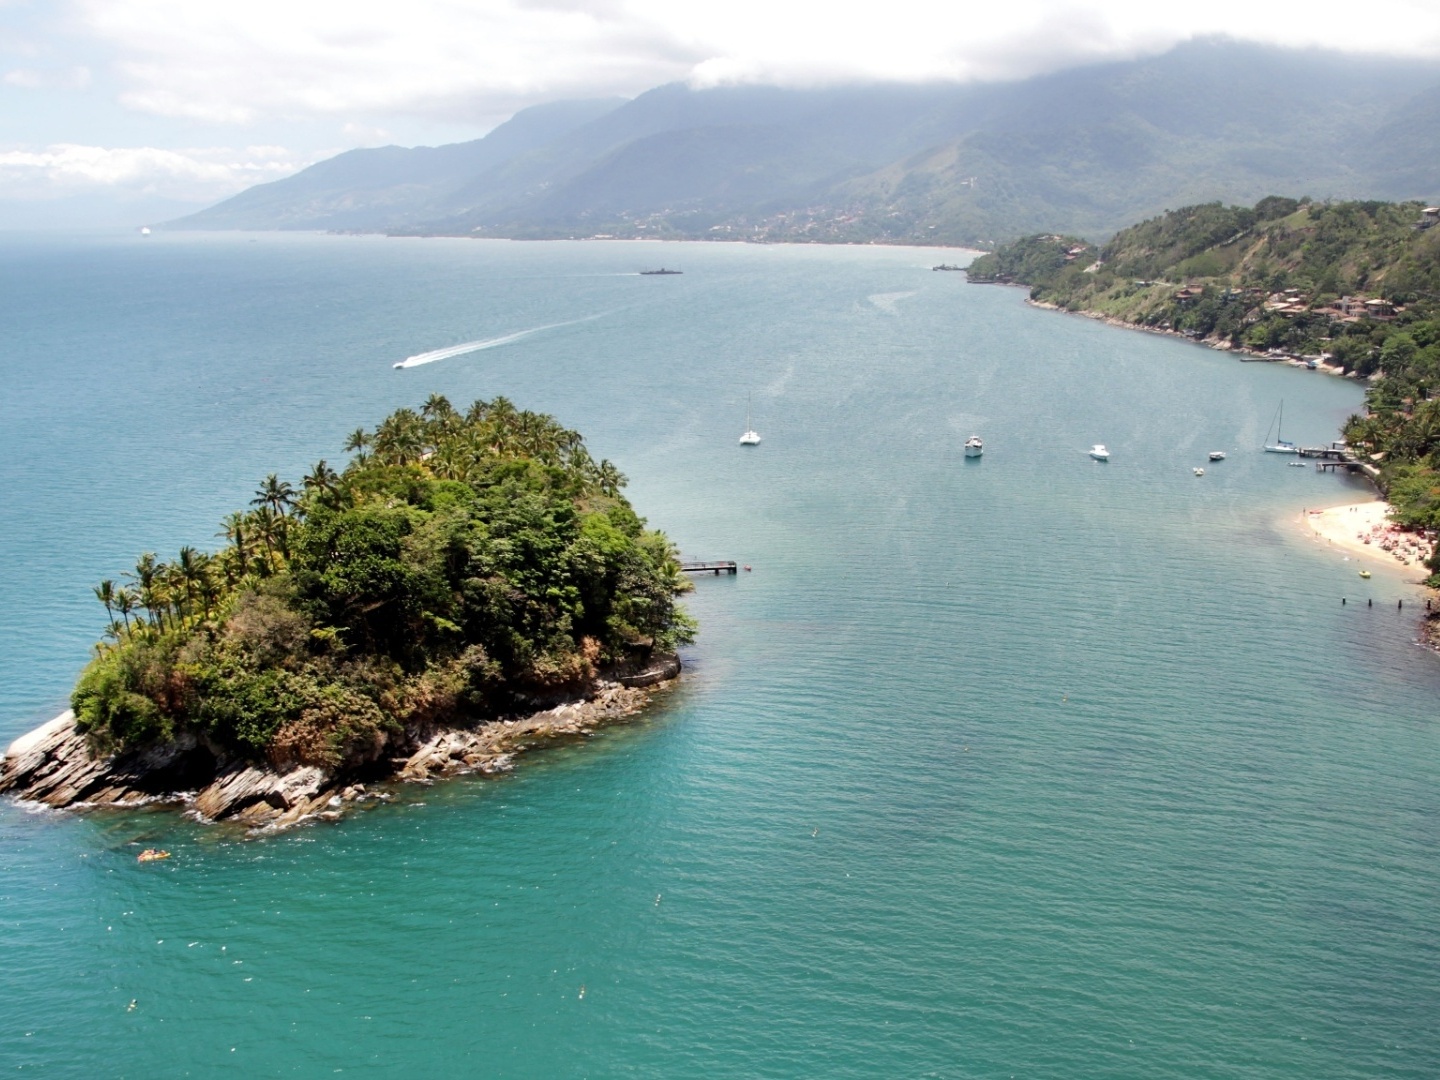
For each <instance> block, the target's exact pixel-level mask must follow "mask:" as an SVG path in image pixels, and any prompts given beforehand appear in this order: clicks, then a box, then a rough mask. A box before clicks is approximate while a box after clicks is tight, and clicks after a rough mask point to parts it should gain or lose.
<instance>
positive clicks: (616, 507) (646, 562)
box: [73, 395, 693, 767]
mask: <svg viewBox="0 0 1440 1080" xmlns="http://www.w3.org/2000/svg"><path fill="white" fill-rule="evenodd" d="M347 449H349V450H352V451H354V452H355V453H354V456H353V457H352V458H351V460H350V463H349V464H348V465H347V466H346V468H345V469H344V471H343V472H340V473H337V472H336V471H335V470H333V469H331V468H330V467H329V466H328V465H326V463H325V462H324V461H320V462H318V463H317V464H316V465H315V467H314V468H313V469H312V470H311V472H310V474H309V475H307V476H306V477H305V478H304V480H303V482H302V483H301V485H300V486H299V487H298V488H296V487H293V486H292V485H290V484H289V483H287V482H285V481H282V480H279V479H278V478H277V477H275V476H274V475H271V476H269V477H267V478H266V480H265V482H264V483H263V484H262V485H261V487H260V489H259V490H258V491H257V492H256V497H255V499H254V500H253V502H252V508H251V509H249V510H248V511H242V512H237V513H235V514H232V515H231V516H230V517H229V518H227V519H226V521H225V523H224V526H225V535H226V537H227V538H228V541H229V543H228V545H227V546H226V547H224V548H223V549H222V550H220V551H218V552H216V553H214V554H203V553H200V552H197V551H194V550H193V549H190V548H182V549H181V550H180V553H179V555H178V556H177V557H176V558H175V559H174V560H173V561H170V562H162V561H160V560H158V559H157V558H156V556H154V555H153V554H148V553H147V554H146V555H144V556H142V557H141V558H140V560H139V562H138V563H137V564H136V566H135V570H134V572H133V574H130V575H127V577H128V580H129V584H126V585H122V586H117V585H116V583H115V582H114V581H104V582H101V584H100V585H99V586H98V587H97V588H96V590H95V592H96V596H97V598H98V599H99V600H100V601H101V602H102V603H103V604H104V605H105V609H106V613H107V615H108V616H109V618H110V627H109V633H108V635H107V636H108V640H107V641H105V642H103V643H101V644H100V645H99V646H97V655H96V657H95V659H94V660H93V661H92V662H91V664H90V665H89V667H88V668H86V670H85V672H84V674H83V675H82V676H81V678H80V681H79V683H78V685H77V686H76V688H75V692H74V695H73V706H74V709H75V713H76V717H77V725H78V727H79V729H80V730H81V731H83V732H85V733H86V734H87V735H88V737H89V739H90V742H91V744H92V746H94V747H96V748H97V749H102V750H111V749H126V750H128V749H134V748H137V747H143V746H146V745H150V744H153V743H161V742H166V741H168V740H171V739H173V738H174V737H175V736H177V735H180V734H183V733H187V732H188V733H194V734H198V735H201V736H203V737H204V738H206V739H208V740H209V741H210V743H211V744H212V745H213V746H215V747H218V748H222V749H223V750H225V751H226V752H228V753H231V754H238V755H240V756H242V757H249V758H251V759H254V760H264V759H269V761H270V762H271V763H272V764H277V765H286V766H291V765H294V764H315V765H321V766H327V767H334V766H340V765H346V766H354V765H356V764H359V763H363V762H364V761H366V760H367V758H366V755H367V754H373V753H375V752H377V750H378V748H379V747H382V746H383V745H384V743H385V739H384V737H383V736H384V733H385V732H387V731H398V730H399V729H400V728H401V727H402V726H405V725H412V724H417V723H418V724H433V725H443V724H454V725H458V724H462V723H464V722H467V721H473V720H478V719H483V718H486V717H489V716H493V715H495V714H496V713H497V712H503V711H505V710H506V709H509V708H513V707H514V706H515V705H516V703H517V702H520V701H523V700H524V699H525V698H526V697H527V696H531V695H535V694H540V693H544V692H548V691H554V690H557V689H565V688H572V687H574V688H582V687H584V686H585V685H587V684H588V682H589V681H590V680H592V679H593V678H594V677H595V674H596V672H597V670H598V669H599V668H600V667H601V666H603V665H605V664H609V663H615V662H620V661H625V660H628V659H632V658H637V657H641V656H645V655H648V654H650V653H651V652H652V651H654V650H660V651H666V650H670V649H673V647H674V646H675V645H676V644H677V643H680V642H683V641H686V640H688V639H689V637H690V635H691V633H692V628H693V624H692V623H691V622H690V620H689V619H688V618H687V617H686V616H685V614H684V612H683V611H681V610H680V609H679V608H678V607H677V606H676V604H675V600H674V598H675V595H676V594H677V592H679V591H682V590H683V589H684V588H686V587H687V585H686V583H685V582H684V581H683V580H682V578H681V575H680V573H679V568H678V564H677V563H676V561H675V553H674V551H673V549H672V548H671V545H670V543H669V541H668V540H666V538H665V536H664V535H663V534H661V533H658V532H654V531H650V530H647V529H646V527H645V523H644V522H643V521H642V520H641V519H640V518H639V517H637V516H636V514H635V511H634V510H633V509H632V508H631V507H630V504H629V503H628V502H627V501H626V500H625V498H624V496H623V495H621V493H620V489H621V487H622V485H623V484H624V482H625V481H624V477H623V476H621V475H620V473H619V472H618V471H616V469H615V467H614V466H613V465H612V464H611V463H610V462H608V461H601V462H595V461H593V460H592V459H591V458H590V456H589V455H588V454H587V453H586V451H585V447H584V443H583V442H582V441H581V439H580V437H579V436H578V435H577V434H576V433H575V432H573V431H567V430H566V429H564V428H563V427H561V426H560V425H559V424H558V423H556V422H555V421H554V420H553V419H551V418H550V417H547V416H540V415H537V414H534V413H530V412H524V411H519V410H517V409H516V408H515V407H514V406H513V405H511V404H510V402H508V401H506V400H505V399H504V398H497V399H495V400H494V401H490V402H485V401H477V402H476V403H475V404H474V405H472V406H471V407H470V408H469V409H468V410H467V411H466V412H464V413H460V412H457V411H456V410H454V409H453V408H451V407H450V404H449V403H448V402H447V401H446V400H445V399H444V398H442V397H439V396H438V395H437V396H433V397H432V398H431V399H430V400H429V401H428V402H427V403H426V404H425V407H424V408H423V409H421V410H420V411H418V412H416V411H413V410H410V409H401V410H399V411H398V412H396V413H394V414H393V415H391V416H390V417H389V418H387V419H386V420H385V421H384V422H383V423H382V424H380V425H379V427H377V428H376V429H375V430H374V431H365V430H364V429H361V430H358V431H356V432H355V433H354V435H352V436H351V438H350V442H349V446H348V447H347Z"/></svg>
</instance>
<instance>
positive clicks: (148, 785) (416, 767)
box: [0, 655, 680, 830]
mask: <svg viewBox="0 0 1440 1080" xmlns="http://www.w3.org/2000/svg"><path fill="white" fill-rule="evenodd" d="M679 674H680V660H679V658H678V657H676V656H673V655H669V656H663V657H657V658H655V659H654V660H653V661H652V662H650V663H648V664H643V665H638V666H635V667H631V668H627V669H617V670H612V671H608V672H605V673H603V674H602V676H601V677H599V678H597V679H596V680H595V681H594V682H593V683H592V684H590V685H589V686H587V687H586V688H585V689H584V690H583V692H580V693H576V694H572V695H571V696H570V697H569V699H568V700H561V701H559V702H558V703H556V704H553V705H552V706H551V707H550V708H546V709H543V710H541V711H537V712H534V713H531V714H529V715H524V716H518V717H511V718H508V719H493V720H488V721H485V722H482V723H478V724H476V725H475V726H473V727H462V728H453V727H451V728H431V727H420V728H413V729H411V728H407V729H405V730H404V731H403V733H400V734H397V735H394V736H389V737H387V739H386V741H385V743H384V745H381V746H376V747H374V748H373V750H374V753H373V755H371V756H370V757H369V759H368V761H367V763H366V764H365V765H364V766H363V767H352V768H348V769H347V768H339V769H333V770H332V769H326V768H322V767H319V766H316V765H301V766H299V767H296V768H291V769H286V770H280V769H277V768H272V767H267V766H261V765H257V764H255V763H254V762H251V761H246V760H241V759H236V758H233V757H229V756H227V755H226V754H225V752H224V751H219V750H217V748H215V747H214V746H212V745H209V744H208V743H207V742H206V741H205V740H203V739H202V738H200V737H199V736H197V735H195V734H193V733H187V734H186V735H184V736H182V737H180V738H179V739H176V740H175V741H173V742H171V743H167V744H165V745H163V746H157V747H151V748H147V749H145V750H140V751H135V752H132V753H128V754H120V755H116V756H113V757H94V756H92V755H91V753H90V748H89V746H88V743H87V741H86V738H85V736H84V735H83V734H82V733H81V732H79V731H77V730H76V728H75V714H74V713H73V712H70V711H68V710H67V711H66V712H64V713H62V714H61V715H60V716H57V717H56V718H55V719H54V720H51V721H50V722H49V723H47V724H43V725H42V726H40V727H38V728H36V729H35V730H34V731H31V732H29V733H28V734H26V735H22V736H21V737H20V738H18V739H16V740H15V741H14V742H13V743H12V744H11V745H10V748H9V749H8V750H7V751H6V752H5V756H4V758H3V759H0V793H4V794H8V795H11V796H13V797H16V798H19V799H22V800H28V801H31V802H36V803H40V804H43V805H46V806H51V807H61V808H73V809H89V808H94V807H117V808H124V807H132V808H133V807H136V806H140V805H144V804H148V803H155V802H165V803H175V804H178V805H180V806H183V807H185V808H186V809H187V810H188V812H189V813H190V814H191V815H192V816H194V817H195V818H196V819H197V820H200V821H203V822H207V823H208V822H230V823H234V824H237V825H243V826H245V827H247V828H250V829H257V830H258V829H265V830H276V829H284V828H287V827H289V826H291V825H295V824H297V823H298V822H301V821H306V820H315V819H318V820H325V821H335V820H338V819H339V818H340V817H341V816H342V815H343V814H344V812H345V811H346V809H347V808H349V807H353V806H354V805H356V804H357V803H360V802H363V801H365V800H367V799H377V798H379V799H383V798H386V797H387V795H386V794H385V793H384V792H379V791H374V790H371V789H370V788H369V787H367V784H374V783H376V782H377V781H378V782H382V783H383V782H388V781H400V782H421V783H424V782H429V781H431V780H433V779H436V778H438V777H443V776H454V775H460V774H463V773H477V772H478V773H500V772H506V771H508V770H509V769H511V768H512V767H513V765H514V759H515V757H516V756H517V755H519V754H521V753H524V752H525V751H527V750H535V749H539V748H541V747H544V746H548V745H551V744H554V743H559V742H564V741H566V740H568V739H572V738H575V737H578V736H584V735H588V734H590V733H592V732H594V731H596V730H597V729H599V728H601V727H605V726H607V725H610V724H614V723H617V722H619V721H621V720H624V719H626V718H628V717H631V716H633V715H635V714H636V713H638V712H639V711H640V710H641V709H642V708H643V707H644V706H645V705H646V703H647V702H649V700H650V698H651V696H652V694H653V693H654V692H655V691H656V690H657V689H661V688H663V687H665V686H667V685H669V684H671V683H673V682H674V680H675V679H676V678H678V676H679ZM537 704H538V703H537ZM545 704H550V703H549V702H545Z"/></svg>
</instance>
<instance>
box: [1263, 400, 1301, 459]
mask: <svg viewBox="0 0 1440 1080" xmlns="http://www.w3.org/2000/svg"><path fill="white" fill-rule="evenodd" d="M1284 428H1285V402H1284V401H1283V400H1282V401H1281V402H1280V407H1279V408H1278V409H1276V410H1275V415H1274V416H1273V417H1272V418H1271V420H1270V431H1273V432H1275V440H1274V441H1273V442H1272V441H1271V440H1270V431H1267V432H1265V444H1264V449H1265V452H1266V453H1267V454H1298V453H1299V452H1300V448H1299V447H1298V446H1296V445H1295V444H1294V443H1293V442H1291V441H1290V440H1289V439H1285V438H1281V434H1282V432H1283V431H1284Z"/></svg>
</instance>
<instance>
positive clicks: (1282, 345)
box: [970, 196, 1440, 571]
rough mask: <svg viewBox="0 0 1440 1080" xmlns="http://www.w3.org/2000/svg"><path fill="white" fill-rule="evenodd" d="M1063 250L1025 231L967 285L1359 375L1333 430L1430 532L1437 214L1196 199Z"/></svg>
mask: <svg viewBox="0 0 1440 1080" xmlns="http://www.w3.org/2000/svg"><path fill="white" fill-rule="evenodd" d="M1072 251H1076V246H1075V243H1074V241H1073V239H1072V238H1061V237H1056V236H1038V237H1030V238H1028V239H1025V240H1022V241H1019V242H1017V243H1015V244H1013V245H1009V246H1007V247H1005V248H1002V249H1000V250H999V251H997V252H994V253H992V254H988V255H985V256H983V257H981V258H979V259H977V260H976V261H975V262H974V263H973V264H972V266H971V270H970V280H972V281H978V282H983V281H1013V282H1016V283H1021V284H1026V285H1030V286H1031V290H1030V295H1031V297H1032V298H1033V299H1035V300H1037V301H1040V302H1044V303H1051V304H1055V305H1057V306H1059V307H1062V308H1065V309H1066V310H1069V311H1084V312H1090V313H1095V314H1101V315H1105V316H1108V317H1111V318H1114V319H1118V320H1121V321H1124V322H1128V323H1131V324H1134V325H1137V326H1143V327H1148V328H1154V329H1162V330H1170V331H1173V332H1176V333H1181V334H1184V335H1186V336H1188V337H1192V338H1195V339H1198V340H1204V341H1208V342H1211V343H1214V344H1218V345H1223V346H1227V347H1232V348H1241V349H1247V350H1250V351H1253V352H1259V353H1267V352H1273V353H1276V354H1279V355H1290V356H1304V355H1309V356H1314V357H1317V358H1318V359H1320V360H1324V361H1325V362H1327V363H1328V364H1331V365H1334V366H1336V367H1338V368H1340V369H1341V370H1343V371H1345V372H1347V373H1352V374H1355V375H1358V376H1367V377H1369V378H1370V379H1371V380H1372V382H1371V386H1370V390H1369V392H1368V396H1367V403H1368V415H1366V416H1363V417H1361V416H1356V417H1352V418H1351V419H1350V421H1349V422H1348V423H1347V424H1346V426H1345V437H1346V439H1347V440H1348V441H1349V443H1350V445H1351V447H1352V448H1353V449H1354V450H1356V451H1357V452H1359V453H1361V454H1363V455H1365V456H1366V457H1368V458H1370V459H1371V460H1373V461H1374V462H1375V463H1376V464H1377V465H1378V466H1379V467H1380V470H1381V481H1382V484H1383V486H1384V487H1385V489H1386V491H1387V494H1388V496H1389V498H1390V501H1391V502H1392V503H1393V504H1394V505H1395V507H1396V510H1397V514H1398V516H1399V518H1400V520H1401V521H1403V522H1405V523H1407V524H1410V525H1413V526H1417V527H1423V528H1440V397H1436V396H1435V395H1436V394H1437V392H1440V208H1436V207H1433V206H1432V207H1426V206H1425V204H1423V203H1413V202H1412V203H1383V202H1337V203H1319V202H1314V201H1311V200H1296V199H1289V198H1280V197H1273V196H1272V197H1270V198H1266V199H1262V200H1261V201H1260V202H1259V203H1257V204H1256V205H1255V206H1254V207H1244V206H1224V205H1222V204H1220V203H1208V204H1205V205H1201V206H1190V207H1185V208H1184V209H1181V210H1175V211H1171V212H1168V213H1166V214H1163V215H1161V216H1159V217H1156V218H1152V219H1151V220H1149V221H1144V222H1141V223H1140V224H1139V225H1135V226H1132V227H1131V228H1128V229H1124V230H1122V231H1121V232H1119V233H1117V234H1116V235H1115V236H1114V237H1113V238H1112V239H1111V240H1110V241H1109V242H1108V243H1107V244H1105V245H1104V246H1103V247H1100V248H1098V249H1097V248H1087V249H1085V250H1084V251H1080V252H1077V256H1078V257H1074V258H1069V257H1068V254H1069V253H1070V252H1072ZM1432 569H1435V570H1436V571H1440V566H1436V567H1432Z"/></svg>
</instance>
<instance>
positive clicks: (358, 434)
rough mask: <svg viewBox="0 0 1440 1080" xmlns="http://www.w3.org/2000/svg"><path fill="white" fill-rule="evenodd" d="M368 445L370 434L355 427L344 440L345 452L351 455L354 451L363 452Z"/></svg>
mask: <svg viewBox="0 0 1440 1080" xmlns="http://www.w3.org/2000/svg"><path fill="white" fill-rule="evenodd" d="M369 445H370V433H369V432H368V431H366V430H365V429H364V428H363V427H357V428H356V429H355V430H354V431H352V432H351V433H350V437H349V438H348V439H346V440H345V452H346V453H347V454H348V453H353V452H354V451H356V450H364V449H365V448H366V447H367V446H369Z"/></svg>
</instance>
